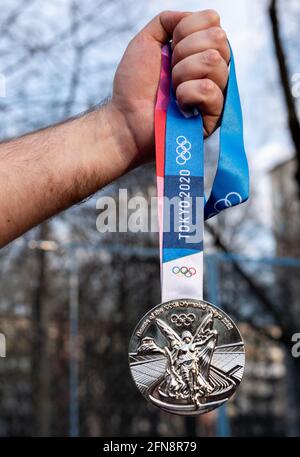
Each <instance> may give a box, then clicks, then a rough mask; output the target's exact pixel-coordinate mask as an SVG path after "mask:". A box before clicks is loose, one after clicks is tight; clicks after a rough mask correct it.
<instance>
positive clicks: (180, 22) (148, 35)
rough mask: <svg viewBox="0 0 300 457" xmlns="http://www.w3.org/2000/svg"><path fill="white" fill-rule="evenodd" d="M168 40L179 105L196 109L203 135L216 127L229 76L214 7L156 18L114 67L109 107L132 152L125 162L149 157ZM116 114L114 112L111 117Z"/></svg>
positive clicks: (224, 40)
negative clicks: (161, 71)
mask: <svg viewBox="0 0 300 457" xmlns="http://www.w3.org/2000/svg"><path fill="white" fill-rule="evenodd" d="M171 38H172V40H173V41H172V49H173V55H172V81H173V87H174V89H175V90H176V97H177V100H178V102H179V104H180V105H181V107H182V108H186V107H188V106H197V107H199V108H200V110H201V113H202V116H203V122H204V134H205V136H208V135H210V134H211V133H212V132H213V131H214V130H215V128H216V126H217V123H218V120H219V117H220V115H221V113H222V109H223V103H224V97H223V92H224V89H225V88H226V85H227V80H228V62H229V59H230V49H229V45H228V42H227V37H226V34H225V32H224V31H223V29H222V28H221V27H220V18H219V16H218V14H217V13H216V12H215V11H212V10H207V11H202V12H198V13H181V12H171V11H166V12H163V13H161V14H160V15H158V16H156V17H155V18H154V19H153V20H152V21H151V22H150V23H149V24H148V25H147V26H146V27H145V28H144V29H143V30H142V31H141V32H140V33H139V34H138V35H137V36H136V37H135V38H134V39H133V40H132V41H131V43H130V44H129V46H128V48H127V50H126V52H125V54H124V56H123V58H122V61H121V63H120V65H119V67H118V69H117V72H116V75H115V80H114V90H113V97H112V102H111V108H112V110H113V111H114V114H115V113H116V112H117V113H118V115H119V118H121V119H122V120H123V123H122V124H121V125H122V127H121V125H120V126H119V128H121V129H122V132H123V135H125V133H126V135H127V141H125V144H126V143H128V142H130V143H131V144H132V145H134V146H133V147H132V148H131V150H132V151H133V152H132V154H131V153H130V152H128V148H127V151H124V156H126V157H125V159H124V160H128V161H129V162H130V163H133V164H134V165H139V164H140V163H143V162H145V161H148V160H151V159H153V157H154V107H155V100H156V92H157V87H158V83H159V77H160V66H161V48H162V46H163V45H164V44H165V43H167V42H168V40H169V39H171ZM114 118H116V114H115V115H114Z"/></svg>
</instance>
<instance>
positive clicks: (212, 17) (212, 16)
mask: <svg viewBox="0 0 300 457" xmlns="http://www.w3.org/2000/svg"><path fill="white" fill-rule="evenodd" d="M203 14H204V15H205V17H206V20H207V22H209V23H210V24H212V25H218V24H219V23H220V15H219V14H218V13H217V11H215V10H213V9H209V10H206V11H204V12H203Z"/></svg>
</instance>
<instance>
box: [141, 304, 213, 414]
mask: <svg viewBox="0 0 300 457" xmlns="http://www.w3.org/2000/svg"><path fill="white" fill-rule="evenodd" d="M155 322H156V324H157V326H158V328H159V329H160V331H161V332H162V334H163V335H164V337H165V338H166V340H167V341H168V345H166V346H164V347H163V348H161V347H159V346H158V345H157V344H156V343H155V341H154V340H153V338H150V337H146V338H143V340H142V341H141V344H140V345H139V348H138V351H137V353H138V354H139V355H144V354H149V353H162V354H164V355H165V356H166V357H167V361H168V362H167V369H166V373H165V376H164V378H163V380H162V381H161V382H160V384H159V386H158V392H159V394H160V395H161V396H162V397H164V398H167V397H169V398H173V399H175V400H186V401H191V402H192V403H193V404H195V405H196V406H200V405H201V403H202V402H203V401H204V399H205V397H206V396H207V395H209V394H210V393H212V391H213V389H214V388H213V386H212V385H211V383H210V376H209V375H210V363H211V359H212V356H213V353H214V349H215V346H216V344H217V339H218V332H217V331H216V330H214V329H213V322H214V318H213V314H212V313H211V312H210V313H208V314H207V315H206V316H205V318H204V319H203V320H202V322H201V324H200V325H199V326H198V328H197V330H196V332H195V334H194V335H193V334H192V333H191V332H190V331H188V330H184V331H183V332H182V333H181V335H178V333H177V332H176V331H175V330H173V329H172V328H171V327H170V326H169V325H168V324H167V323H166V322H164V321H162V320H161V319H156V321H155Z"/></svg>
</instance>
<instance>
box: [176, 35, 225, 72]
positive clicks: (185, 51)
mask: <svg viewBox="0 0 300 457" xmlns="http://www.w3.org/2000/svg"><path fill="white" fill-rule="evenodd" d="M207 49H216V50H217V51H219V53H220V54H221V56H222V57H223V59H224V60H225V62H227V64H228V63H229V60H230V48H229V44H228V41H227V35H226V33H225V31H224V30H223V29H222V28H221V27H211V28H210V29H207V30H201V31H200V32H194V33H192V34H191V35H189V36H187V37H186V38H183V40H181V41H179V43H178V44H177V45H176V46H175V47H174V49H173V55H172V65H173V66H174V65H176V64H177V63H178V62H180V61H181V60H183V59H185V58H186V57H189V56H191V55H193V54H198V53H199V52H203V51H205V50H207Z"/></svg>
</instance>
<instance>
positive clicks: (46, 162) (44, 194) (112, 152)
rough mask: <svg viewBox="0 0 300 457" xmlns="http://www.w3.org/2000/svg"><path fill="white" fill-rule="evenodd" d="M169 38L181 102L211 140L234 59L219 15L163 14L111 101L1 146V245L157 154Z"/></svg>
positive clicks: (140, 39) (134, 44)
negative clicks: (159, 97)
mask: <svg viewBox="0 0 300 457" xmlns="http://www.w3.org/2000/svg"><path fill="white" fill-rule="evenodd" d="M170 39H172V48H173V56H172V81H173V86H174V89H175V90H176V97H177V100H178V102H179V104H180V105H181V106H182V108H186V107H189V106H197V107H198V108H200V110H201V113H202V116H203V121H204V135H205V137H207V136H209V135H210V134H211V133H212V132H213V131H214V130H215V128H216V126H217V123H218V120H219V117H220V115H221V113H222V109H223V103H224V97H223V92H224V89H225V88H226V84H227V80H228V62H229V59H230V50H229V46H228V42H227V38H226V34H225V32H224V31H223V29H222V28H221V26H220V18H219V16H218V14H217V13H216V12H215V11H212V10H207V11H202V12H197V13H186V12H172V11H165V12H163V13H161V14H159V15H158V16H156V17H155V18H154V19H153V20H152V21H151V22H150V23H149V24H148V25H147V26H146V27H145V28H144V29H143V30H142V31H141V32H140V33H139V34H138V35H137V36H136V37H135V38H134V39H133V40H132V41H131V42H130V43H129V45H128V48H127V50H126V52H125V54H124V56H123V58H122V60H121V62H120V64H119V67H118V69H117V72H116V75H115V79H114V87H113V95H112V99H111V101H110V102H109V103H107V105H105V106H104V107H102V108H100V109H96V110H95V111H93V112H91V113H88V114H86V115H84V116H82V117H80V118H76V119H73V120H69V121H68V122H65V123H63V124H60V125H56V126H52V127H49V128H47V129H43V130H40V131H38V132H35V133H32V134H29V135H26V136H24V137H21V138H18V139H15V140H12V141H8V142H3V143H2V144H1V145H0V161H1V169H0V175H1V176H0V178H1V179H0V208H1V211H0V245H1V246H4V245H5V244H7V243H9V242H10V241H12V240H14V239H15V238H17V237H18V236H20V235H21V234H23V233H24V232H26V231H27V230H28V229H30V228H32V227H33V226H35V225H37V224H39V223H41V222H42V221H44V220H46V219H47V218H49V217H52V216H54V215H55V214H57V213H59V212H60V211H62V210H64V209H66V208H68V207H70V206H71V205H73V204H74V203H77V202H79V201H81V200H83V199H85V198H86V197H88V196H89V195H91V194H93V193H94V192H96V191H97V190H99V189H100V188H101V187H103V186H105V185H106V184H108V183H110V182H111V181H113V180H115V179H117V178H118V177H120V176H122V175H123V174H125V173H126V172H128V171H129V170H131V169H133V168H134V167H137V166H139V165H141V164H143V163H145V162H147V161H150V160H153V159H154V107H155V99H156V91H157V87H158V83H159V75H160V63H161V48H162V46H163V45H164V44H165V43H166V42H168V41H169V40H170ZM141 63H142V64H141Z"/></svg>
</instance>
